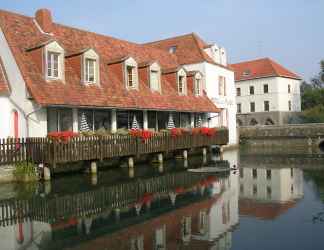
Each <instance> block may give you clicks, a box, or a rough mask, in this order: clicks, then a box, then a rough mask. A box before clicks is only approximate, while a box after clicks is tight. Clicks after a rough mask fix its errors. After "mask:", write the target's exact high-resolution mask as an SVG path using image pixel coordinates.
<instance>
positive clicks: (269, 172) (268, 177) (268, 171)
mask: <svg viewBox="0 0 324 250" xmlns="http://www.w3.org/2000/svg"><path fill="white" fill-rule="evenodd" d="M266 173H267V180H271V177H272V176H271V175H272V172H271V169H267V172H266Z"/></svg>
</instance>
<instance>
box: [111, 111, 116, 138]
mask: <svg viewBox="0 0 324 250" xmlns="http://www.w3.org/2000/svg"><path fill="white" fill-rule="evenodd" d="M116 131H117V111H116V109H112V110H111V132H112V133H116Z"/></svg>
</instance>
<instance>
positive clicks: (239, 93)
mask: <svg viewBox="0 0 324 250" xmlns="http://www.w3.org/2000/svg"><path fill="white" fill-rule="evenodd" d="M236 96H241V88H236Z"/></svg>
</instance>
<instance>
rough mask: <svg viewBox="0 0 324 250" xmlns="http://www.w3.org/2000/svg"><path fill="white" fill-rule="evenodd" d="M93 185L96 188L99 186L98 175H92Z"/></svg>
mask: <svg viewBox="0 0 324 250" xmlns="http://www.w3.org/2000/svg"><path fill="white" fill-rule="evenodd" d="M91 184H92V185H93V186H96V185H97V184H98V175H96V174H92V175H91Z"/></svg>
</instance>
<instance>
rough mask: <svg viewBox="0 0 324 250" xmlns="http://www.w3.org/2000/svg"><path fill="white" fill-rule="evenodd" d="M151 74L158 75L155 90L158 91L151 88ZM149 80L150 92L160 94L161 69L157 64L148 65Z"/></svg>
mask: <svg viewBox="0 0 324 250" xmlns="http://www.w3.org/2000/svg"><path fill="white" fill-rule="evenodd" d="M152 72H156V73H157V74H158V78H157V81H158V86H157V88H158V89H154V88H153V83H152V82H153V74H152ZM149 79H150V89H151V90H152V91H156V92H160V93H161V67H160V65H159V64H158V63H153V64H151V65H150V67H149Z"/></svg>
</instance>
